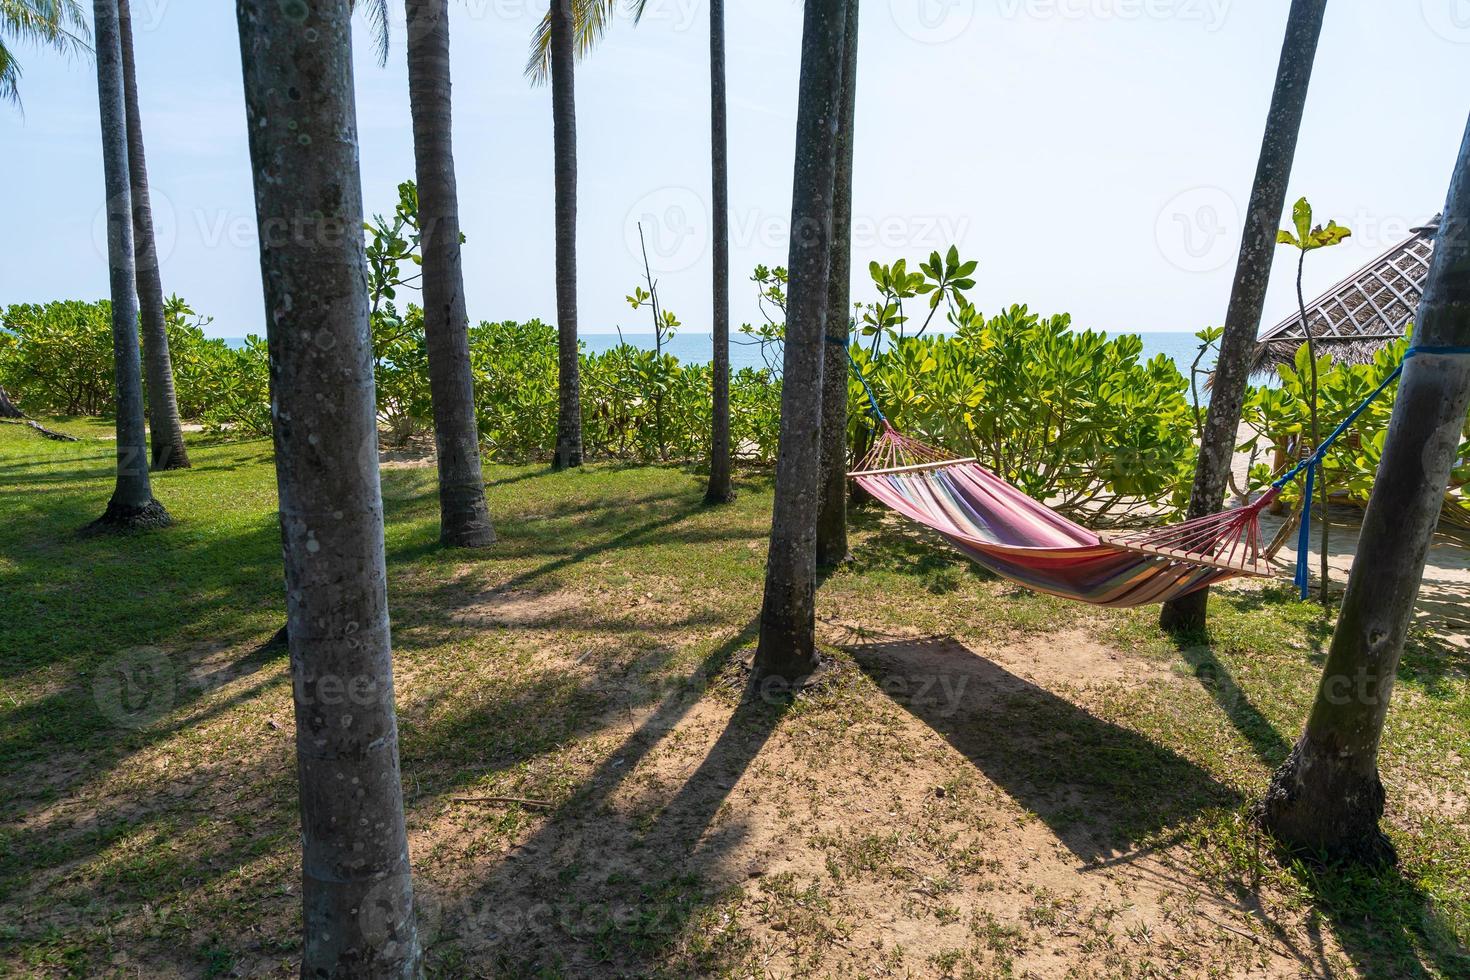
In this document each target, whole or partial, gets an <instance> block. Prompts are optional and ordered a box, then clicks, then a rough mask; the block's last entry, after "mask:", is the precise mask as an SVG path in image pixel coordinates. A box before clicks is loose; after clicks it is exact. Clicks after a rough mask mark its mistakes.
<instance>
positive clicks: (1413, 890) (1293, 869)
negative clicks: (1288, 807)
mask: <svg viewBox="0 0 1470 980" xmlns="http://www.w3.org/2000/svg"><path fill="white" fill-rule="evenodd" d="M1281 859H1282V861H1283V862H1287V863H1288V873H1289V874H1290V875H1291V876H1292V877H1293V878H1295V879H1296V881H1297V883H1298V884H1299V885H1300V886H1301V887H1302V889H1303V890H1304V891H1305V892H1306V893H1307V894H1308V895H1310V896H1311V901H1312V904H1313V906H1314V907H1315V908H1317V909H1318V910H1320V911H1321V912H1322V914H1323V915H1324V916H1325V917H1326V919H1327V921H1328V922H1330V923H1331V924H1332V929H1333V933H1334V935H1335V936H1336V938H1337V940H1338V942H1339V943H1340V944H1341V945H1342V948H1343V951H1344V952H1345V953H1346V954H1347V956H1348V958H1349V959H1350V960H1352V962H1353V965H1354V967H1356V969H1357V971H1358V972H1359V973H1360V974H1362V975H1363V976H1366V977H1374V978H1376V977H1383V978H1390V977H1393V978H1397V977H1444V978H1454V977H1470V947H1467V946H1466V945H1465V944H1464V942H1463V941H1461V940H1460V939H1458V938H1456V936H1455V934H1454V930H1453V928H1452V927H1451V925H1450V924H1449V923H1448V922H1447V921H1446V920H1445V918H1444V917H1443V915H1442V914H1441V913H1440V911H1439V910H1438V909H1437V908H1436V903H1435V901H1434V898H1433V897H1432V896H1430V895H1429V894H1428V893H1426V892H1425V891H1424V889H1423V888H1422V887H1421V886H1420V885H1419V884H1418V882H1416V881H1415V880H1413V878H1411V877H1409V876H1407V875H1405V874H1404V873H1403V871H1402V870H1400V869H1399V868H1397V867H1388V868H1380V869H1374V868H1367V867H1363V866H1358V865H1331V866H1321V865H1313V864H1310V863H1305V862H1301V861H1297V860H1293V859H1292V858H1291V856H1290V855H1285V854H1283V855H1281ZM1465 928H1466V923H1464V922H1461V923H1460V929H1461V931H1462V934H1463V932H1464V930H1465ZM1319 949H1320V947H1319Z"/></svg>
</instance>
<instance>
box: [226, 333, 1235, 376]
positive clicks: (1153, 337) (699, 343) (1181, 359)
mask: <svg viewBox="0 0 1470 980" xmlns="http://www.w3.org/2000/svg"><path fill="white" fill-rule="evenodd" d="M1138 336H1139V338H1141V339H1142V340H1143V358H1144V359H1145V360H1147V359H1150V358H1152V357H1153V356H1154V355H1156V354H1163V355H1165V356H1166V357H1168V358H1169V359H1170V360H1172V361H1173V362H1174V363H1175V365H1176V366H1178V368H1179V373H1180V374H1183V375H1184V376H1185V377H1186V378H1187V377H1189V366H1190V364H1191V363H1193V361H1194V356H1195V354H1196V353H1198V351H1199V341H1198V340H1197V339H1195V336H1194V334H1192V333H1162V332H1160V333H1140V334H1138ZM225 340H226V342H227V343H228V344H229V345H230V346H231V347H240V346H243V345H244V343H245V340H244V338H243V337H227V338H225ZM624 342H626V343H629V344H633V345H634V346H636V347H642V348H645V349H647V350H652V349H653V347H654V336H653V334H651V333H631V332H624V333H623V334H622V335H621V336H619V335H618V334H615V333H584V334H583V335H582V344H583V347H584V349H585V350H587V351H588V352H589V353H594V354H600V353H602V352H603V351H608V350H611V349H612V348H614V347H616V346H617V345H618V344H619V343H624ZM664 350H665V352H667V353H669V354H672V355H674V356H675V357H677V358H678V359H679V360H680V361H682V362H684V363H703V364H707V363H709V361H710V359H711V358H712V357H713V356H714V338H713V337H711V336H710V335H709V334H707V333H698V332H695V331H682V332H680V333H677V334H675V335H674V337H673V339H672V340H666V341H665V342H664ZM764 366H765V361H764V360H763V359H762V356H761V349H760V345H758V344H755V343H747V342H745V338H744V337H741V336H739V335H737V336H734V337H732V338H731V339H730V368H731V370H734V371H738V370H740V369H741V368H743V367H764ZM778 366H779V365H778ZM1200 366H1201V367H1202V368H1204V369H1206V370H1208V369H1209V368H1211V367H1213V366H1214V364H1213V360H1208V361H1207V362H1206V363H1203V364H1201V365H1200Z"/></svg>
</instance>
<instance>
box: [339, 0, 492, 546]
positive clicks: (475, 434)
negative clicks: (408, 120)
mask: <svg viewBox="0 0 1470 980" xmlns="http://www.w3.org/2000/svg"><path fill="white" fill-rule="evenodd" d="M353 7H354V9H356V8H358V7H361V9H362V11H363V15H364V16H365V17H366V18H367V20H368V26H369V30H370V31H371V34H372V38H373V45H374V48H375V50H376V53H377V56H378V64H379V65H385V64H387V62H388V41H389V36H388V0H366V2H362V3H354V4H353ZM405 13H406V15H407V25H408V104H409V114H410V115H411V116H412V119H413V146H414V163H415V167H414V169H415V177H416V182H417V185H418V193H419V228H420V232H419V235H420V238H419V244H420V248H421V250H422V255H423V295H424V344H425V347H426V348H427V350H428V355H429V398H430V401H431V404H432V407H433V411H434V444H435V450H436V453H435V456H436V461H437V464H438V471H439V540H440V542H441V543H442V544H444V545H445V546H446V547H451V548H483V547H487V546H489V545H491V544H494V543H495V526H494V525H493V524H492V523H491V520H490V509H489V507H488V506H487V505H486V503H485V477H484V472H483V470H482V468H481V465H480V430H479V423H478V422H477V420H476V417H475V378H474V371H473V370H472V368H471V365H470V342H469V314H468V312H467V311H466V309H465V296H464V267H463V260H462V258H461V254H460V244H461V243H462V241H463V235H462V234H461V233H460V226H459V189H458V184H457V181H456V180H455V174H454V145H453V134H454V125H453V113H452V106H451V100H450V75H449V4H448V2H447V0H405Z"/></svg>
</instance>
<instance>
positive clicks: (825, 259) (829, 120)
mask: <svg viewBox="0 0 1470 980" xmlns="http://www.w3.org/2000/svg"><path fill="white" fill-rule="evenodd" d="M847 5H848V0H806V16H805V20H804V23H803V25H802V35H801V82H800V92H799V95H798V97H797V108H796V168H795V175H794V179H793V181H792V189H791V245H790V253H789V256H788V259H787V268H788V270H789V273H788V276H789V279H788V285H789V291H788V301H787V306H786V345H785V347H786V350H785V359H784V361H783V365H782V375H781V434H780V447H779V449H778V451H777V455H776V499H775V505H774V508H773V511H772V515H771V542H770V549H769V551H768V553H767V557H766V588H765V597H764V600H763V601H762V603H761V625H760V643H759V645H758V646H757V648H756V655H755V672H756V674H757V675H758V676H761V677H771V678H781V679H784V680H787V681H793V680H795V679H797V678H799V677H802V676H805V675H806V674H808V673H810V672H811V670H812V669H813V668H814V667H815V666H816V653H817V651H816V589H817V552H816V543H817V541H816V539H817V534H816V529H817V510H818V504H819V500H820V497H821V485H820V472H819V471H820V469H821V463H820V460H821V434H822V358H823V348H824V347H825V346H826V345H825V344H824V342H823V335H824V334H825V332H826V328H827V302H828V292H829V289H828V286H829V282H828V275H829V271H830V261H831V256H830V241H831V237H832V191H833V183H834V179H835V171H836V169H837V143H836V140H835V139H834V135H835V134H834V131H835V129H836V126H834V123H835V122H836V121H837V119H838V117H839V116H840V112H841V106H840V100H839V98H838V89H839V87H840V85H841V81H842V61H843V51H844V48H845V46H846V45H845V41H844V38H843V27H844V23H845V21H846V15H847Z"/></svg>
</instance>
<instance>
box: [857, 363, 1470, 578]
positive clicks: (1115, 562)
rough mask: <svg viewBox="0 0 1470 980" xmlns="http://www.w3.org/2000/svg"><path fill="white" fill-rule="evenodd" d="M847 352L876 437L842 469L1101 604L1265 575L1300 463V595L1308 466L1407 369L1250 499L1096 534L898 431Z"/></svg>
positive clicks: (1006, 561)
mask: <svg viewBox="0 0 1470 980" xmlns="http://www.w3.org/2000/svg"><path fill="white" fill-rule="evenodd" d="M834 342H835V340H834ZM844 346H845V344H844ZM1418 354H1455V355H1463V354H1470V348H1465V347H1428V346H1426V347H1411V348H1409V350H1408V351H1406V352H1405V354H1404V361H1405V362H1406V361H1408V360H1409V358H1411V357H1414V356H1415V355H1418ZM848 359H849V362H850V363H852V369H853V372H854V373H855V374H856V375H857V377H858V381H859V382H860V383H861V384H862V386H863V391H864V392H865V393H866V394H867V396H868V404H869V406H870V408H871V410H872V413H873V416H874V418H876V419H877V421H878V423H879V425H880V427H881V431H880V434H879V436H878V439H877V440H876V441H875V442H874V444H873V448H872V449H871V450H870V451H869V452H868V454H867V455H866V456H864V457H863V459H862V461H861V462H860V463H859V464H858V466H857V468H856V469H855V470H853V471H852V472H851V473H849V474H848V476H850V477H851V478H852V479H854V480H856V481H857V483H858V485H859V486H861V487H862V488H863V489H864V490H866V491H867V492H868V493H870V494H872V495H873V496H874V497H875V498H877V499H878V500H879V501H881V502H882V503H884V504H886V505H887V506H888V507H891V508H892V509H893V510H895V511H897V512H898V513H900V514H902V515H903V516H905V517H907V518H909V519H910V520H914V521H918V522H919V523H920V524H923V525H925V526H926V527H930V528H933V529H934V530H935V531H938V532H939V533H940V534H941V535H943V536H944V538H945V539H946V540H948V541H949V543H950V544H952V545H954V546H955V548H957V549H958V550H959V551H961V552H963V553H964V554H965V555H968V556H969V557H970V558H971V559H973V560H974V561H975V562H977V563H978V564H980V565H983V566H985V567H986V568H988V569H990V570H991V571H992V572H995V574H997V575H999V576H1001V577H1002V578H1007V579H1010V580H1011V581H1013V582H1018V583H1020V584H1021V585H1024V586H1027V587H1028V588H1031V589H1035V590H1036V591H1037V592H1046V593H1049V594H1050V595H1055V596H1061V597H1063V598H1065V599H1075V600H1077V601H1079V602H1086V603H1091V604H1092V605H1096V606H1141V605H1147V604H1148V603H1151V602H1168V601H1169V600H1171V599H1177V598H1178V597H1179V596H1182V595H1187V594H1188V593H1190V592H1194V591H1195V590H1197V589H1203V588H1205V587H1206V586H1210V585H1214V584H1215V583H1216V582H1223V581H1225V580H1226V579H1230V578H1236V577H1239V576H1259V577H1266V576H1270V575H1272V574H1273V572H1272V569H1271V566H1270V564H1269V561H1270V558H1271V557H1272V556H1273V555H1274V554H1275V552H1276V549H1277V548H1279V547H1280V546H1281V544H1282V543H1284V540H1285V534H1283V535H1281V536H1280V537H1279V538H1278V539H1277V540H1276V541H1273V542H1271V543H1270V544H1269V545H1268V546H1267V547H1265V548H1262V546H1261V523H1260V517H1261V511H1262V510H1264V509H1265V508H1266V507H1267V506H1268V505H1269V504H1270V503H1271V502H1272V501H1274V500H1275V499H1276V498H1277V497H1278V496H1280V494H1281V490H1282V488H1283V487H1285V486H1286V485H1287V484H1288V483H1290V482H1291V481H1292V480H1294V479H1295V478H1296V477H1297V476H1298V475H1299V474H1301V473H1302V472H1303V471H1305V473H1306V485H1305V487H1304V488H1303V492H1302V511H1301V517H1300V520H1301V524H1300V527H1299V534H1300V536H1299V538H1298V542H1297V566H1296V579H1295V584H1296V586H1297V588H1298V589H1299V590H1300V592H1301V595H1302V598H1306V595H1307V554H1308V550H1309V549H1308V546H1307V545H1308V533H1309V530H1310V520H1311V506H1312V489H1313V483H1314V476H1315V473H1316V471H1317V469H1318V467H1320V465H1321V463H1322V459H1323V457H1324V456H1325V455H1326V454H1327V450H1328V449H1329V448H1331V446H1332V444H1333V443H1334V442H1336V441H1337V438H1338V437H1339V436H1341V435H1342V434H1343V433H1344V432H1345V431H1347V429H1348V427H1349V426H1351V425H1352V424H1353V422H1355V421H1356V420H1357V418H1358V416H1359V415H1361V414H1362V413H1363V412H1364V411H1365V410H1366V409H1367V408H1368V406H1369V405H1370V404H1372V403H1373V400H1374V399H1375V398H1377V397H1378V396H1379V395H1381V394H1382V393H1383V392H1384V391H1385V390H1386V389H1387V388H1388V386H1389V385H1390V384H1391V383H1392V382H1394V381H1396V380H1397V379H1398V377H1399V375H1400V374H1401V373H1402V372H1403V369H1404V364H1403V362H1400V363H1399V365H1398V367H1396V368H1395V369H1394V371H1393V373H1392V374H1390V375H1389V376H1388V377H1386V378H1385V379H1384V380H1383V382H1382V384H1380V385H1379V386H1378V387H1377V388H1376V389H1375V390H1374V391H1373V393H1372V394H1370V395H1369V396H1368V397H1367V398H1365V399H1364V400H1363V402H1362V404H1360V405H1359V406H1358V407H1357V408H1355V409H1354V410H1353V411H1352V412H1350V413H1349V414H1348V416H1347V418H1345V419H1343V421H1342V423H1341V424H1340V425H1338V426H1337V428H1336V429H1334V430H1333V431H1332V433H1331V435H1329V436H1328V437H1327V438H1326V439H1324V440H1322V444H1321V445H1319V446H1317V447H1316V449H1315V450H1314V451H1313V452H1312V453H1311V455H1309V456H1307V457H1306V458H1305V459H1303V460H1302V461H1301V462H1299V463H1298V464H1297V465H1296V466H1294V467H1292V468H1291V470H1289V471H1288V472H1287V473H1285V474H1284V475H1282V476H1281V477H1280V478H1279V479H1277V480H1276V481H1275V482H1274V483H1272V484H1271V486H1270V487H1268V488H1267V489H1266V491H1265V492H1264V493H1262V494H1261V495H1260V496H1259V497H1257V498H1256V499H1255V500H1253V501H1251V502H1250V503H1248V504H1246V505H1245V506H1243V507H1237V508H1234V509H1232V510H1227V511H1223V512H1221V513H1218V514H1208V515H1206V516H1204V517H1199V518H1195V519H1194V520H1189V521H1184V522H1182V523H1179V524H1170V525H1166V526H1164V527H1157V528H1149V529H1145V530H1139V531H1132V532H1127V533H1122V534H1110V535H1102V534H1099V533H1097V532H1096V531H1091V530H1088V529H1087V528H1085V527H1083V526H1082V525H1081V524H1078V523H1076V522H1074V521H1070V520H1068V519H1067V518H1065V517H1063V516H1062V515H1061V514H1058V513H1056V512H1055V511H1053V510H1051V509H1050V508H1048V507H1047V506H1046V505H1045V504H1042V503H1040V502H1038V501H1035V500H1032V499H1031V498H1030V497H1028V496H1026V495H1025V494H1024V493H1022V492H1021V491H1019V490H1017V489H1016V488H1015V487H1013V486H1011V485H1010V484H1009V483H1006V482H1005V481H1004V480H1002V479H1001V478H1000V477H998V476H996V475H995V474H994V473H992V472H990V471H989V470H987V469H985V468H984V467H982V466H981V465H980V464H979V463H978V462H976V461H975V460H974V459H973V458H965V459H961V458H957V457H955V456H953V455H952V454H950V453H946V452H945V451H944V450H942V449H936V448H935V447H933V446H928V445H925V444H924V443H922V442H919V441H918V440H916V439H911V438H909V437H907V436H904V435H901V434H900V433H899V432H898V430H897V429H895V428H894V427H893V425H892V424H891V423H890V422H889V421H888V419H887V418H886V417H885V416H884V415H883V412H882V410H881V409H880V408H879V407H878V399H877V398H876V397H875V396H874V394H873V389H872V388H871V387H869V385H868V381H867V379H866V378H864V377H863V374H862V371H860V370H858V367H857V364H856V363H855V362H852V360H851V352H850V351H849V353H848Z"/></svg>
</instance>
